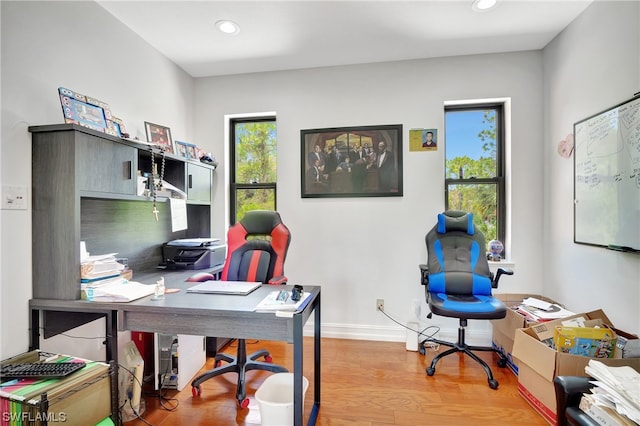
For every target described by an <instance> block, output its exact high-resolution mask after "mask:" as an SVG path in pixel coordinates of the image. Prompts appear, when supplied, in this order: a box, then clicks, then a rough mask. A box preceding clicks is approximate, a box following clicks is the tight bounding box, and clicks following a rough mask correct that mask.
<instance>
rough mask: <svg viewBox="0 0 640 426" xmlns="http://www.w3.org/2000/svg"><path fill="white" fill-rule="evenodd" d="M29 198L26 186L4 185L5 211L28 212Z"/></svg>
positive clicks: (3, 203) (3, 205)
mask: <svg viewBox="0 0 640 426" xmlns="http://www.w3.org/2000/svg"><path fill="white" fill-rule="evenodd" d="M27 197H28V196H27V187H26V186H12V185H2V209H3V210H26V209H27Z"/></svg>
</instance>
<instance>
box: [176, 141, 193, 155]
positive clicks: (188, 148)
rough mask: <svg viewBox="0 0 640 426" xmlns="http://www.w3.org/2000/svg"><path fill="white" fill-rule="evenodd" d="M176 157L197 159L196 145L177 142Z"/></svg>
mask: <svg viewBox="0 0 640 426" xmlns="http://www.w3.org/2000/svg"><path fill="white" fill-rule="evenodd" d="M175 145H176V155H177V156H178V157H182V158H190V159H197V158H198V157H197V155H196V145H195V144H192V143H188V142H182V141H176V144H175Z"/></svg>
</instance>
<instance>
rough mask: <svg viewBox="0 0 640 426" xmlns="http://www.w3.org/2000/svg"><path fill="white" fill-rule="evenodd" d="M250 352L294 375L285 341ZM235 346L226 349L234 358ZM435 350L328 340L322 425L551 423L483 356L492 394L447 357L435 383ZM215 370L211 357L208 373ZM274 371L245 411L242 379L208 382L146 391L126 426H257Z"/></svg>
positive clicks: (475, 369) (259, 344)
mask: <svg viewBox="0 0 640 426" xmlns="http://www.w3.org/2000/svg"><path fill="white" fill-rule="evenodd" d="M247 343H248V348H247V351H248V352H252V351H255V350H257V349H263V348H264V349H268V350H269V351H270V352H271V354H272V356H273V359H274V362H276V363H278V364H280V365H283V366H285V367H287V368H288V369H289V370H292V369H293V346H292V345H290V344H287V343H283V342H271V341H250V342H247ZM235 350H236V348H235V346H234V344H232V345H231V347H227V348H226V349H225V350H224V351H225V352H228V353H234V352H235ZM434 355H435V352H433V351H428V352H427V354H426V355H420V354H419V353H418V352H411V351H407V350H406V349H405V344H404V343H397V342H373V341H363V340H348V339H329V338H323V339H322V343H321V356H322V368H321V405H320V411H319V415H318V419H317V423H316V424H317V425H319V426H400V425H411V426H417V425H446V426H457V425H460V426H474V425H482V426H487V425H511V424H518V425H520V426H545V425H547V423H546V422H545V421H544V419H543V418H542V417H540V416H539V415H538V414H537V413H536V412H535V411H533V409H532V408H531V407H530V406H529V405H528V404H527V403H526V401H525V400H524V399H523V398H522V397H520V395H519V394H518V391H517V385H518V380H517V377H516V376H514V374H513V373H512V372H511V371H510V370H509V369H507V368H499V367H498V366H497V365H496V363H495V358H494V357H495V355H493V354H491V353H480V354H479V356H480V357H481V358H482V359H483V360H485V361H486V362H488V363H489V365H490V366H491V369H492V371H493V374H494V377H495V379H496V380H498V382H499V383H500V386H499V388H498V389H497V390H493V389H490V388H489V386H488V384H487V377H486V375H485V373H484V370H483V369H482V367H480V366H479V365H478V364H477V363H475V362H474V361H472V360H471V359H470V358H465V357H463V356H462V355H457V354H456V355H450V356H448V357H445V358H443V359H442V360H441V361H440V362H439V363H438V365H437V367H436V373H435V375H434V376H432V377H429V376H427V374H426V373H425V368H426V367H428V366H429V364H430V362H431V358H433V356H434ZM312 363H313V339H312V338H310V337H305V342H304V368H303V370H304V375H305V376H306V377H307V378H308V379H309V381H310V385H309V390H308V391H307V394H306V398H305V422H306V421H307V416H308V415H309V413H310V411H311V406H312V402H313V368H312ZM212 366H213V359H212V358H210V359H207V363H206V365H205V367H204V368H203V369H202V371H205V370H207V369H209V368H212ZM271 374H272V373H268V372H263V371H250V372H248V373H247V375H246V377H247V395H248V397H249V399H250V405H249V407H248V408H246V409H242V408H239V407H238V404H237V402H236V399H235V385H236V378H237V375H236V374H226V375H224V376H222V377H216V378H214V379H211V380H208V381H206V382H204V383H203V384H202V385H201V386H202V394H201V396H198V397H193V396H192V394H191V388H190V387H186V388H184V389H183V390H182V391H181V392H178V391H175V390H164V391H163V392H162V395H163V398H160V397H159V396H158V395H159V393H158V392H156V391H152V392H147V393H145V405H146V410H145V412H144V413H143V414H142V417H143V418H144V420H145V421H146V422H148V423H144V422H143V421H142V420H131V421H128V422H126V423H124V424H125V426H137V425H144V424H151V425H154V426H183V425H185V426H186V425H189V426H199V425H203V426H204V425H207V426H209V425H216V426H218V425H221V426H226V425H229V426H232V425H239V426H257V425H260V412H259V411H260V410H259V407H258V403H257V401H256V399H255V396H254V395H255V391H256V390H257V389H258V388H259V387H260V385H261V384H262V383H263V382H264V380H265V379H266V378H267V377H268V376H269V375H271Z"/></svg>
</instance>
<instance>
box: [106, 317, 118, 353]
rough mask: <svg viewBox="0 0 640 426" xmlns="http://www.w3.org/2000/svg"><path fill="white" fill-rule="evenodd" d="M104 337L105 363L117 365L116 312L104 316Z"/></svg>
mask: <svg viewBox="0 0 640 426" xmlns="http://www.w3.org/2000/svg"><path fill="white" fill-rule="evenodd" d="M105 336H106V341H105V344H106V348H105V351H106V354H105V355H106V356H107V362H109V361H115V363H116V364H117V363H118V311H109V312H107V313H106V314H105Z"/></svg>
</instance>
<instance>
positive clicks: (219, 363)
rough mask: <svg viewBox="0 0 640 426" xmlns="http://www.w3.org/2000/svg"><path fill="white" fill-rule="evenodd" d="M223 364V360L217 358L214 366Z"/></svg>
mask: <svg viewBox="0 0 640 426" xmlns="http://www.w3.org/2000/svg"><path fill="white" fill-rule="evenodd" d="M221 365H222V360H220V359H217V360H216V362H214V363H213V368H218V367H220V366H221Z"/></svg>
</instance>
